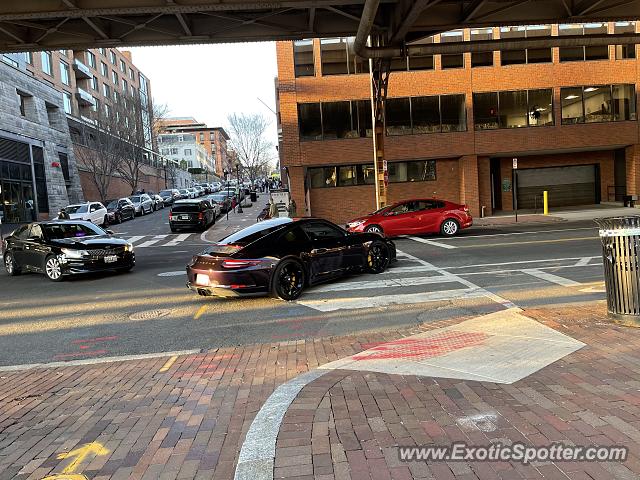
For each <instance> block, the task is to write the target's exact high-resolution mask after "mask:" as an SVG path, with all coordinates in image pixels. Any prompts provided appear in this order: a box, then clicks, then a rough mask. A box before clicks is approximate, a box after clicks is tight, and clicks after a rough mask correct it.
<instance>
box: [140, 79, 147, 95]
mask: <svg viewBox="0 0 640 480" xmlns="http://www.w3.org/2000/svg"><path fill="white" fill-rule="evenodd" d="M139 77H140V94H141V95H146V94H147V87H148V86H147V79H146V78H145V77H144V75H142V74H139Z"/></svg>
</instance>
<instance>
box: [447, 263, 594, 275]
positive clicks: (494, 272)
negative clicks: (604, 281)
mask: <svg viewBox="0 0 640 480" xmlns="http://www.w3.org/2000/svg"><path fill="white" fill-rule="evenodd" d="M584 267H600V268H602V265H597V264H595V263H592V264H589V265H551V266H548V267H538V268H534V269H529V270H547V269H549V268H553V269H561V268H584ZM525 270H527V269H526V268H509V269H504V270H484V271H481V272H460V273H458V275H460V276H462V277H468V276H470V275H499V274H501V273H523V272H524V273H526V272H525Z"/></svg>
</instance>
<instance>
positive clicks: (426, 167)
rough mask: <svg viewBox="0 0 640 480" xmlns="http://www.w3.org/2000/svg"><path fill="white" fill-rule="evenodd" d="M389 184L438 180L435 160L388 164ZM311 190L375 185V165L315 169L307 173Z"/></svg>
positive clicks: (310, 169)
mask: <svg viewBox="0 0 640 480" xmlns="http://www.w3.org/2000/svg"><path fill="white" fill-rule="evenodd" d="M387 168H388V172H389V182H391V183H401V182H429V181H434V180H435V179H436V161H435V160H412V161H408V162H389V163H388V167H387ZM307 173H308V175H309V184H310V185H311V188H314V189H315V188H331V187H354V186H358V185H374V184H375V169H374V167H373V164H358V165H341V166H338V167H313V168H309V169H308V171H307Z"/></svg>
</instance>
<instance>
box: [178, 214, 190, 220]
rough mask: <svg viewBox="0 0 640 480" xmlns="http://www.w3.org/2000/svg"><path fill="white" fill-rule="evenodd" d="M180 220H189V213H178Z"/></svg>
mask: <svg viewBox="0 0 640 480" xmlns="http://www.w3.org/2000/svg"><path fill="white" fill-rule="evenodd" d="M180 220H189V215H180Z"/></svg>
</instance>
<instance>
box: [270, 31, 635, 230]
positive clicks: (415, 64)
mask: <svg viewBox="0 0 640 480" xmlns="http://www.w3.org/2000/svg"><path fill="white" fill-rule="evenodd" d="M635 31H636V25H635V23H634V22H617V23H601V24H585V25H582V24H575V25H573V24H572V25H547V26H533V27H532V26H528V27H502V28H488V29H467V30H459V31H455V32H447V33H445V34H442V35H440V36H435V37H434V38H433V39H427V40H425V41H428V42H432V41H435V42H448V41H459V40H462V39H464V40H478V39H491V38H493V39H497V38H523V37H531V36H562V35H565V34H567V35H568V34H572V35H576V34H583V35H585V36H588V35H590V34H593V33H602V32H608V33H610V34H612V33H624V32H635ZM350 42H352V39H322V40H306V41H298V42H279V43H278V44H277V55H278V86H277V97H278V107H279V113H280V117H279V118H280V127H281V130H282V136H281V143H280V152H281V164H282V167H286V171H287V173H288V176H289V182H290V189H291V191H292V195H293V197H294V198H295V199H296V203H297V205H298V211H300V212H302V211H303V209H302V206H304V212H305V213H306V214H307V215H313V216H319V217H324V218H328V219H330V220H333V221H336V222H338V223H344V222H345V221H347V220H349V219H351V218H353V217H356V216H358V215H361V214H364V213H367V212H370V211H372V210H374V209H375V190H374V180H373V178H374V175H373V160H372V158H373V147H372V140H371V113H370V102H369V98H370V85H369V74H368V66H367V65H366V64H364V63H363V62H362V60H361V59H359V58H357V57H354V56H353V55H352V54H351V52H350V50H349V44H350ZM636 56H637V55H636V47H635V46H629V47H627V46H615V45H610V46H608V47H607V46H604V47H602V46H600V47H598V46H592V47H576V48H574V47H571V48H568V47H554V48H546V49H529V50H516V51H509V52H499V51H495V52H484V53H464V54H458V55H433V56H428V57H427V56H425V57H409V58H408V60H402V59H394V60H393V62H392V67H391V69H392V74H391V77H390V81H389V92H388V99H387V104H386V129H387V132H386V138H385V157H386V159H387V160H388V165H389V188H388V201H389V202H395V201H398V200H402V199H406V198H410V197H432V196H435V197H439V198H444V199H448V200H451V201H457V202H460V203H466V204H467V205H468V206H469V208H470V209H471V212H472V213H473V214H474V215H475V216H479V215H480V214H481V211H482V210H483V207H484V213H485V215H491V214H493V213H494V212H500V211H511V210H513V208H514V199H513V181H514V177H513V173H512V159H513V158H518V184H517V186H518V187H519V188H518V197H519V198H518V204H519V206H520V207H523V208H531V209H533V208H536V207H538V208H539V205H540V202H541V200H542V191H544V190H546V191H548V192H549V195H550V197H549V198H550V205H551V206H552V207H560V206H573V205H587V204H597V203H601V202H608V201H621V200H622V196H623V195H625V194H627V195H635V194H637V193H638V175H637V168H638V167H637V165H638V162H639V161H640V159H639V158H638V155H639V154H638V153H637V147H636V145H637V144H638V121H637V114H636V104H637V99H636V85H637V83H638V70H637V59H636Z"/></svg>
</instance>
